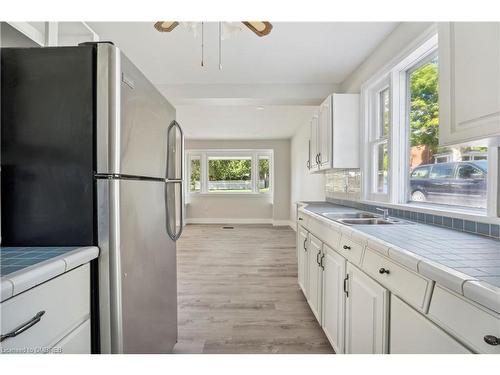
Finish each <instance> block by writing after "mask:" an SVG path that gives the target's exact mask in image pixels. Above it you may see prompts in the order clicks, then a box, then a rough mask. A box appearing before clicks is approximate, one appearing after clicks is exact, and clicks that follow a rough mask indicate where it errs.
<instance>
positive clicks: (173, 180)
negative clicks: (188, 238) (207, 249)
mask: <svg viewBox="0 0 500 375" xmlns="http://www.w3.org/2000/svg"><path fill="white" fill-rule="evenodd" d="M174 128H176V129H177V130H178V131H179V134H180V136H181V147H180V157H181V160H180V178H178V176H176V175H175V171H174V176H173V177H171V176H170V170H169V167H170V164H171V160H170V154H171V150H170V144H171V138H170V137H171V133H172V130H173V129H174ZM173 142H174V145H175V139H174V141H173ZM173 163H174V169H175V166H176V164H175V161H174V162H173ZM183 178H184V132H183V131H182V128H181V126H180V125H179V123H178V122H177V121H175V120H173V121H172V122H171V123H170V125H169V126H168V128H167V166H166V171H165V210H166V221H167V233H168V236H169V237H170V238H171V239H172V241H177V240H178V239H179V237H180V236H181V234H182V230H183V228H184V213H183V208H184V181H183ZM169 184H174V186H175V184H180V202H179V213H180V223H179V231H178V232H177V231H176V229H175V227H176V224H177V221H176V219H177V218H176V217H174V218H173V222H174V231H172V228H171V227H170V212H171V211H170V210H169V209H168V205H169V203H168V202H169V199H168V196H167V195H168V185H169ZM173 191H174V193H175V187H174V190H173ZM174 205H175V197H174ZM174 213H175V209H174Z"/></svg>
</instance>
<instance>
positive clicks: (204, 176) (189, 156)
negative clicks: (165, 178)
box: [185, 149, 274, 198]
mask: <svg viewBox="0 0 500 375" xmlns="http://www.w3.org/2000/svg"><path fill="white" fill-rule="evenodd" d="M261 156H264V157H266V158H269V191H267V192H261V191H259V187H258V179H259V158H260V157H261ZM218 157H219V158H221V159H222V158H243V159H248V158H250V160H251V163H252V169H251V186H252V191H250V192H249V191H231V192H228V191H209V190H208V182H209V180H208V178H209V176H208V169H209V165H208V163H209V160H210V158H218ZM193 158H194V159H197V158H200V161H201V162H200V168H201V170H200V191H190V183H191V160H193ZM185 160H186V168H185V170H186V175H185V178H186V184H185V185H186V189H185V190H186V196H187V197H190V198H191V197H194V196H204V195H210V196H253V197H266V198H272V197H273V196H274V151H273V150H272V149H251V150H249V149H219V150H216V149H207V150H187V151H186V155H185Z"/></svg>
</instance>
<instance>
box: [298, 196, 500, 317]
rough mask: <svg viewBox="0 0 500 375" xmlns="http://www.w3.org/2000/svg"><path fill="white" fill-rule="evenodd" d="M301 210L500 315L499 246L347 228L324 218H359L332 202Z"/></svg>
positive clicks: (436, 233) (451, 236)
mask: <svg viewBox="0 0 500 375" xmlns="http://www.w3.org/2000/svg"><path fill="white" fill-rule="evenodd" d="M299 204H300V205H302V208H301V210H304V211H306V212H308V213H310V214H313V216H315V217H316V218H318V219H319V220H322V221H323V222H326V223H328V224H330V225H332V226H335V227H336V228H337V230H340V231H341V232H342V233H345V234H346V235H350V236H353V237H357V238H358V239H360V240H361V241H364V242H365V243H366V244H367V246H368V247H370V248H371V249H373V250H376V251H379V252H381V253H383V254H384V255H385V256H387V257H389V258H392V259H394V260H395V261H397V262H398V263H401V264H403V265H404V266H406V267H408V268H410V269H412V270H413V271H415V272H418V273H420V274H422V275H423V276H425V277H427V278H429V279H432V280H434V281H436V282H437V283H438V284H441V285H443V286H445V287H447V288H448V289H451V290H453V291H455V292H457V293H459V294H462V295H464V296H465V297H466V298H468V299H470V300H472V301H475V302H477V303H479V304H481V305H483V306H486V307H488V308H490V309H492V310H494V311H496V312H498V313H500V241H498V240H494V239H490V238H486V237H481V236H478V235H473V234H469V233H464V232H458V231H455V230H451V229H446V228H439V227H436V226H432V225H426V224H420V223H413V222H411V224H401V225H396V224H395V225H356V226H347V225H344V224H340V223H337V222H335V221H333V220H330V219H327V218H325V217H323V216H321V214H322V213H325V212H360V210H356V209H354V208H350V207H345V206H339V205H334V204H331V203H327V202H299Z"/></svg>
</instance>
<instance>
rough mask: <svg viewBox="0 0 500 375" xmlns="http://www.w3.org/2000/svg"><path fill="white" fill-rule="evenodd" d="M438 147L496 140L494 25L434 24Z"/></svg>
mask: <svg viewBox="0 0 500 375" xmlns="http://www.w3.org/2000/svg"><path fill="white" fill-rule="evenodd" d="M439 106H440V108H439V133H440V135H439V143H440V145H443V146H445V145H454V144H459V143H466V142H470V141H474V140H479V139H484V138H489V137H493V136H499V135H500V22H443V23H440V24H439Z"/></svg>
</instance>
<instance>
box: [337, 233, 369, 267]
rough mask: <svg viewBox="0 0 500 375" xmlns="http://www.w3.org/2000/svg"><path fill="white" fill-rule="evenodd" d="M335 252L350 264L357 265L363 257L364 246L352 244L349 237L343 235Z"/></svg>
mask: <svg viewBox="0 0 500 375" xmlns="http://www.w3.org/2000/svg"><path fill="white" fill-rule="evenodd" d="M336 249H338V250H337V251H338V252H339V253H340V254H342V255H343V256H344V257H345V258H347V260H349V261H350V262H351V263H353V264H356V265H359V264H360V263H361V257H362V256H363V250H364V245H361V244H360V243H357V242H354V241H353V240H352V239H350V238H349V237H347V236H345V235H343V236H342V238H341V239H340V244H339V246H338V247H336Z"/></svg>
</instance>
